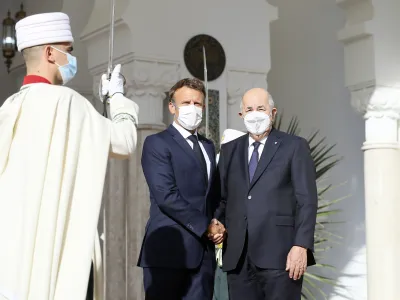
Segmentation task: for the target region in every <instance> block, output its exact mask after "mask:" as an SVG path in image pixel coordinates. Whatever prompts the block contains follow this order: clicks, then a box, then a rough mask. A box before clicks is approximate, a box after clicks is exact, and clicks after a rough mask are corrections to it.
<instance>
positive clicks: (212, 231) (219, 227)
mask: <svg viewBox="0 0 400 300" xmlns="http://www.w3.org/2000/svg"><path fill="white" fill-rule="evenodd" d="M206 234H207V237H208V239H209V240H211V241H212V242H213V243H214V244H215V245H218V244H221V243H222V242H223V241H224V239H225V237H226V229H225V226H224V225H223V224H222V223H221V222H219V221H218V220H217V219H212V220H211V223H210V225H208V229H207V233H206Z"/></svg>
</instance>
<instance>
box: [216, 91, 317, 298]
mask: <svg viewBox="0 0 400 300" xmlns="http://www.w3.org/2000/svg"><path fill="white" fill-rule="evenodd" d="M239 115H240V116H241V117H242V118H243V120H244V123H245V126H246V128H247V131H248V134H247V135H244V136H242V137H240V138H238V139H236V140H234V141H231V142H229V143H227V144H224V145H223V146H222V149H221V154H220V159H219V168H220V173H221V194H222V196H221V197H222V200H221V206H220V207H219V209H218V210H217V213H216V217H217V218H218V219H219V220H220V221H221V222H222V223H223V224H225V226H226V230H227V239H226V241H225V242H224V246H225V250H224V255H223V270H224V271H227V272H228V285H229V294H230V300H243V299H246V300H259V299H265V300H300V299H301V287H302V275H303V274H304V272H305V270H306V267H307V265H313V264H315V261H314V257H313V254H312V251H313V244H314V230H315V223H316V214H317V200H318V197H317V188H316V182H315V179H316V174H315V166H314V162H313V160H312V157H311V155H310V149H309V146H308V143H307V141H306V140H305V139H303V138H301V137H298V136H294V135H288V134H286V133H283V132H281V131H278V130H276V129H273V127H272V124H273V120H274V118H275V115H276V109H275V108H274V102H273V100H272V98H271V96H270V95H269V93H268V92H267V91H265V90H263V89H251V90H249V91H248V92H247V93H246V94H245V95H244V96H243V99H242V104H241V112H240V114H239Z"/></svg>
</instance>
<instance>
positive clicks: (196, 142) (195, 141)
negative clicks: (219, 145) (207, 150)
mask: <svg viewBox="0 0 400 300" xmlns="http://www.w3.org/2000/svg"><path fill="white" fill-rule="evenodd" d="M188 139H189V140H190V141H191V142H192V143H193V152H194V155H195V156H196V158H197V159H198V160H199V162H200V165H201V168H202V169H203V172H204V173H205V174H204V176H205V180H206V183H207V184H208V172H207V163H206V159H205V158H204V155H203V151H201V147H200V144H199V140H198V139H197V136H195V135H193V134H192V135H191V136H189V137H188Z"/></svg>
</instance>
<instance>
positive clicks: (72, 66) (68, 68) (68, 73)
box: [52, 47, 78, 84]
mask: <svg viewBox="0 0 400 300" xmlns="http://www.w3.org/2000/svg"><path fill="white" fill-rule="evenodd" d="M52 48H53V49H55V50H57V51H58V52H61V53H64V54H65V55H66V56H67V59H68V63H67V64H66V65H63V66H60V65H59V64H57V63H55V64H56V65H57V66H58V70H59V71H60V74H61V78H62V80H63V84H67V82H69V81H70V80H71V79H72V78H74V76H75V75H76V72H77V71H78V66H77V62H76V57H75V56H72V55H71V54H69V53H67V52H64V51H61V50H60V49H57V48H56V47H52Z"/></svg>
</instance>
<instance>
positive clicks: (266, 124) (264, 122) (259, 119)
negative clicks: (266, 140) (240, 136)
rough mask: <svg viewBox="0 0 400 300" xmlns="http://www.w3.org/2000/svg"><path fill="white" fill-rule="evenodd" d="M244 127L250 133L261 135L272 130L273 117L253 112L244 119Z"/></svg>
mask: <svg viewBox="0 0 400 300" xmlns="http://www.w3.org/2000/svg"><path fill="white" fill-rule="evenodd" d="M244 125H245V126H246V128H247V131H248V132H250V133H252V134H255V135H260V134H263V133H264V132H266V131H267V130H268V129H270V127H271V125H272V123H271V117H270V116H269V115H267V114H265V113H263V112H260V111H252V112H249V113H248V114H247V115H246V116H245V117H244Z"/></svg>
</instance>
